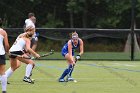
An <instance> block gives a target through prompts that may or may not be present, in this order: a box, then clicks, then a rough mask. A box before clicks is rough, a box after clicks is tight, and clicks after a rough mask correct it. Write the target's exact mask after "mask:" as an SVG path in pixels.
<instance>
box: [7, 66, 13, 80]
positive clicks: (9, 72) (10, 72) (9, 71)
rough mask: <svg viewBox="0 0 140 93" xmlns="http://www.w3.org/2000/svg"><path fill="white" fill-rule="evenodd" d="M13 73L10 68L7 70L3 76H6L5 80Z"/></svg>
mask: <svg viewBox="0 0 140 93" xmlns="http://www.w3.org/2000/svg"><path fill="white" fill-rule="evenodd" d="M13 72H14V71H13V70H12V69H11V67H10V68H9V69H8V70H6V72H5V75H6V76H7V78H9V77H10V76H11V75H12V74H13Z"/></svg>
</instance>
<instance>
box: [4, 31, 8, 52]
mask: <svg viewBox="0 0 140 93" xmlns="http://www.w3.org/2000/svg"><path fill="white" fill-rule="evenodd" d="M4 47H5V51H6V52H7V53H8V52H9V42H8V36H7V33H6V32H5V31H4Z"/></svg>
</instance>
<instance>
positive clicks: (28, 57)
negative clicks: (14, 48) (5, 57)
mask: <svg viewBox="0 0 140 93" xmlns="http://www.w3.org/2000/svg"><path fill="white" fill-rule="evenodd" d="M9 56H16V57H21V58H25V59H31V57H30V56H24V55H18V54H13V53H10V54H9Z"/></svg>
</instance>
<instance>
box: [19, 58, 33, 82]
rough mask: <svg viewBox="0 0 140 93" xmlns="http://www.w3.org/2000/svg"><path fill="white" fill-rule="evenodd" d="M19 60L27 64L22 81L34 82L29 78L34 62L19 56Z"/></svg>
mask: <svg viewBox="0 0 140 93" xmlns="http://www.w3.org/2000/svg"><path fill="white" fill-rule="evenodd" d="M19 60H20V61H21V62H23V63H25V64H27V66H26V72H25V76H24V78H23V81H25V82H28V83H34V82H33V81H32V80H31V79H30V75H31V72H32V69H33V68H34V66H35V64H34V62H33V60H31V59H24V58H19Z"/></svg>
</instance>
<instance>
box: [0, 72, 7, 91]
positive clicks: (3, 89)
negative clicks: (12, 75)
mask: <svg viewBox="0 0 140 93" xmlns="http://www.w3.org/2000/svg"><path fill="white" fill-rule="evenodd" d="M1 86H2V91H6V87H7V76H6V75H2V76H1Z"/></svg>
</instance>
